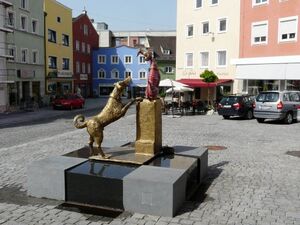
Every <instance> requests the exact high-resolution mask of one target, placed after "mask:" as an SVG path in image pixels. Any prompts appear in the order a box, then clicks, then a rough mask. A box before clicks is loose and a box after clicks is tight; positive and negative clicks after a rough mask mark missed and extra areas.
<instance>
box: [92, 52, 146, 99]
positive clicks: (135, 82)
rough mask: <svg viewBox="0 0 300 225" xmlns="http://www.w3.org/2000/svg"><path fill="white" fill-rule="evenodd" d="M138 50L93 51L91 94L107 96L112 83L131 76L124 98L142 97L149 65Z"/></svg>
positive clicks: (112, 85) (112, 86)
mask: <svg viewBox="0 0 300 225" xmlns="http://www.w3.org/2000/svg"><path fill="white" fill-rule="evenodd" d="M138 51H139V49H138V48H132V47H128V46H119V47H114V48H98V49H96V50H94V51H93V92H94V96H107V95H109V94H110V93H111V91H112V89H113V88H114V83H116V82H118V81H120V80H123V79H125V78H126V77H127V76H131V78H132V83H131V85H130V86H129V87H128V89H127V91H126V93H124V96H127V97H137V96H143V95H144V92H145V87H146V84H147V75H148V71H149V66H150V65H149V63H148V62H146V61H145V58H144V57H143V56H141V55H139V56H137V53H138Z"/></svg>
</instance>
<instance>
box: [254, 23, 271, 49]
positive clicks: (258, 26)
mask: <svg viewBox="0 0 300 225" xmlns="http://www.w3.org/2000/svg"><path fill="white" fill-rule="evenodd" d="M251 36H252V37H251V43H252V44H266V43H267V37H268V21H262V22H257V23H252V31H251Z"/></svg>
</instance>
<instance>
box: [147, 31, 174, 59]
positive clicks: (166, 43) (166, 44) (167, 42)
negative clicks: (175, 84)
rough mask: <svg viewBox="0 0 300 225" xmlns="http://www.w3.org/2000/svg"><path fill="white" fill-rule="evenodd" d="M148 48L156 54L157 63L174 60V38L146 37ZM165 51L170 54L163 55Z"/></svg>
mask: <svg viewBox="0 0 300 225" xmlns="http://www.w3.org/2000/svg"><path fill="white" fill-rule="evenodd" d="M147 38H148V42H149V47H150V48H152V49H153V51H154V52H155V53H156V54H157V61H162V60H168V61H173V60H174V61H175V60H176V36H166V37H157V36H147ZM165 50H169V51H170V54H164V51H165Z"/></svg>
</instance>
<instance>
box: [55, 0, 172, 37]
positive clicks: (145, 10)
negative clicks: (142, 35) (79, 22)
mask: <svg viewBox="0 0 300 225" xmlns="http://www.w3.org/2000/svg"><path fill="white" fill-rule="evenodd" d="M57 1H58V2H60V3H62V4H64V5H66V6H68V7H69V8H71V9H72V10H73V13H72V16H73V17H76V16H78V15H79V14H80V13H81V12H82V10H83V8H84V7H85V8H86V10H87V12H88V16H89V17H90V19H94V20H95V22H105V23H107V24H108V28H109V29H110V30H112V31H122V30H146V29H152V30H175V29H176V0H151V1H145V0H57Z"/></svg>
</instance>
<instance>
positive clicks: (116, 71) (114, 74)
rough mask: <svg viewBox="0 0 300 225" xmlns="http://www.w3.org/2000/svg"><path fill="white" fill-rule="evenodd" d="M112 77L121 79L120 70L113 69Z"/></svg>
mask: <svg viewBox="0 0 300 225" xmlns="http://www.w3.org/2000/svg"><path fill="white" fill-rule="evenodd" d="M111 79H119V71H118V70H116V69H113V70H112V71H111Z"/></svg>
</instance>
